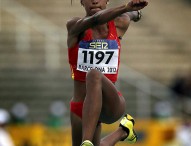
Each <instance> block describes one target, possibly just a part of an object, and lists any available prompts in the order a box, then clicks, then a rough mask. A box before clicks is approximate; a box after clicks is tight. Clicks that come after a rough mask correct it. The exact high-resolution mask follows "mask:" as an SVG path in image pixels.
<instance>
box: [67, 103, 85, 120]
mask: <svg viewBox="0 0 191 146" xmlns="http://www.w3.org/2000/svg"><path fill="white" fill-rule="evenodd" d="M83 103H84V102H83V101H82V102H72V101H71V102H70V111H71V112H72V113H75V114H76V115H77V116H79V117H80V118H82V109H83Z"/></svg>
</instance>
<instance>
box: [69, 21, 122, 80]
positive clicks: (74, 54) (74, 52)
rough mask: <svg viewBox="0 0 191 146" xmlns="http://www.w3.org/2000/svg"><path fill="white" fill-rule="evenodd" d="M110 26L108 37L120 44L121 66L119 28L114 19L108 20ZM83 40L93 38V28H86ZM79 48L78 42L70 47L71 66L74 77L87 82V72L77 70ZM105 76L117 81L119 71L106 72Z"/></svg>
mask: <svg viewBox="0 0 191 146" xmlns="http://www.w3.org/2000/svg"><path fill="white" fill-rule="evenodd" d="M108 26H109V33H108V37H107V39H109V40H116V41H117V43H118V46H119V61H118V66H119V64H120V50H121V44H120V40H119V38H118V35H117V30H116V27H115V23H114V21H110V22H108ZM81 40H84V41H90V40H92V30H91V29H88V30H86V32H85V35H84V37H83V38H82V39H81ZM78 48H79V44H78V43H77V44H76V45H75V46H74V47H73V48H68V60H69V64H70V68H71V74H72V78H73V79H74V80H78V81H82V82H85V79H86V72H81V71H78V70H77V60H78ZM118 68H119V67H118ZM105 76H106V77H107V78H108V79H110V80H111V81H112V82H116V81H117V78H118V71H117V74H105Z"/></svg>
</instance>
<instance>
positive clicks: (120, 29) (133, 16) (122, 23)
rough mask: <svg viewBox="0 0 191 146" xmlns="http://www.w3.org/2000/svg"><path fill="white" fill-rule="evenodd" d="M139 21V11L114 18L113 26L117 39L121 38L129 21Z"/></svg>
mask: <svg viewBox="0 0 191 146" xmlns="http://www.w3.org/2000/svg"><path fill="white" fill-rule="evenodd" d="M140 19H141V12H140V11H132V12H127V13H124V14H122V15H121V16H119V17H117V18H115V26H116V28H117V34H118V36H119V37H123V35H124V34H125V32H126V31H127V29H128V27H129V24H130V22H131V21H134V22H137V21H139V20H140Z"/></svg>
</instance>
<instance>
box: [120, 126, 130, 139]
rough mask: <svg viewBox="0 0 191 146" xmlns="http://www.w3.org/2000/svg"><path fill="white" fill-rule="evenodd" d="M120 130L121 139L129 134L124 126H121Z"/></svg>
mask: <svg viewBox="0 0 191 146" xmlns="http://www.w3.org/2000/svg"><path fill="white" fill-rule="evenodd" d="M119 130H120V131H122V134H121V139H124V138H126V137H127V136H128V135H129V134H128V133H127V132H126V131H124V130H123V128H122V127H119Z"/></svg>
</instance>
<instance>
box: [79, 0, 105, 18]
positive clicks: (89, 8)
mask: <svg viewBox="0 0 191 146" xmlns="http://www.w3.org/2000/svg"><path fill="white" fill-rule="evenodd" d="M108 1H109V0H81V4H82V5H83V6H84V8H85V10H86V14H87V15H88V16H91V15H93V14H95V13H97V12H98V11H100V10H103V9H105V8H106V5H107V2H108Z"/></svg>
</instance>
